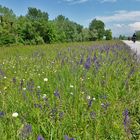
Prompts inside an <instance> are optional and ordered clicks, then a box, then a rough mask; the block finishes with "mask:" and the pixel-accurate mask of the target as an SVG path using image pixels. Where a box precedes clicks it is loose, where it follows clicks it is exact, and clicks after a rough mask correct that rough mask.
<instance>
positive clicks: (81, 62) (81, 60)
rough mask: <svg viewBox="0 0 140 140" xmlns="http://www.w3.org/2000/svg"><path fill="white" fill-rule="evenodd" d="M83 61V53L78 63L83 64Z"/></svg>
mask: <svg viewBox="0 0 140 140" xmlns="http://www.w3.org/2000/svg"><path fill="white" fill-rule="evenodd" d="M83 61H84V57H83V55H82V56H81V59H80V62H79V63H80V65H82V64H83Z"/></svg>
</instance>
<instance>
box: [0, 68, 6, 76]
mask: <svg viewBox="0 0 140 140" xmlns="http://www.w3.org/2000/svg"><path fill="white" fill-rule="evenodd" d="M0 75H1V76H3V77H4V76H5V73H4V72H3V71H2V69H0Z"/></svg>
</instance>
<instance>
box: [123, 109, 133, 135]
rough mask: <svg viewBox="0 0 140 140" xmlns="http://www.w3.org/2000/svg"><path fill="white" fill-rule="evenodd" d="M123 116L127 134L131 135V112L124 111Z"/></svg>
mask: <svg viewBox="0 0 140 140" xmlns="http://www.w3.org/2000/svg"><path fill="white" fill-rule="evenodd" d="M123 116H124V120H123V124H124V128H125V131H126V133H127V134H128V135H129V134H130V133H131V132H130V128H129V125H130V118H129V111H128V109H125V110H124V112H123Z"/></svg>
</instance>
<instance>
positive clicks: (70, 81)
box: [0, 41, 140, 140]
mask: <svg viewBox="0 0 140 140" xmlns="http://www.w3.org/2000/svg"><path fill="white" fill-rule="evenodd" d="M139 68H140V64H139V63H138V62H137V59H136V54H135V53H132V52H131V50H130V49H129V47H128V46H126V45H125V44H123V43H122V42H118V41H112V42H111V41H108V42H96V43H93V42H90V43H88V42H87V43H71V44H54V45H46V46H27V47H18V46H17V47H11V48H4V47H3V48H0V137H1V139H2V140H18V139H29V140H35V139H43V138H44V139H45V140H63V139H65V140H70V139H71V140H72V139H76V140H105V139H109V140H127V139H135V140H136V139H140V136H139V134H140V131H139V130H140V103H139V101H140V86H139V85H140V71H139ZM13 113H18V116H16V115H15V116H14V114H13Z"/></svg>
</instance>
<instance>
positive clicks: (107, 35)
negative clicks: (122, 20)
mask: <svg viewBox="0 0 140 140" xmlns="http://www.w3.org/2000/svg"><path fill="white" fill-rule="evenodd" d="M105 37H106V40H111V39H112V32H111V30H110V29H108V30H106V31H105Z"/></svg>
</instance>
